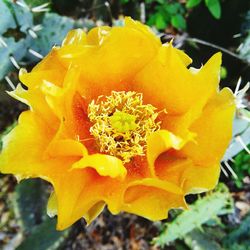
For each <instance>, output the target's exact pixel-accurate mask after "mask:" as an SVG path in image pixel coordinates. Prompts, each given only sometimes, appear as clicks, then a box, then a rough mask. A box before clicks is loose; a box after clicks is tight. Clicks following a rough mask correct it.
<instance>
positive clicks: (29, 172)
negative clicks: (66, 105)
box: [0, 111, 53, 177]
mask: <svg viewBox="0 0 250 250" xmlns="http://www.w3.org/2000/svg"><path fill="white" fill-rule="evenodd" d="M52 136H53V131H51V130H50V128H49V127H47V126H46V125H45V123H44V122H43V120H42V119H41V118H40V117H38V115H36V114H35V113H33V112H31V111H26V112H23V113H22V114H21V115H20V117H19V120H18V125H17V126H16V127H15V128H14V129H13V130H12V131H11V132H10V133H9V134H8V135H7V136H5V137H4V139H3V148H2V152H1V154H0V171H1V172H2V173H12V174H16V175H22V176H25V177H31V176H33V177H37V176H41V175H43V174H44V173H45V171H46V164H45V165H43V163H42V157H43V151H44V149H45V148H46V146H47V144H48V143H49V141H50V140H51V138H52Z"/></svg>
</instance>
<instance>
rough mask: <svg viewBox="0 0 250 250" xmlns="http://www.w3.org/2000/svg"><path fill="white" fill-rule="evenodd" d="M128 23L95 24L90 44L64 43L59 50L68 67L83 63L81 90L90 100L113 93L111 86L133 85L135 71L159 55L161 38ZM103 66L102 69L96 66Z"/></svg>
mask: <svg viewBox="0 0 250 250" xmlns="http://www.w3.org/2000/svg"><path fill="white" fill-rule="evenodd" d="M126 23H127V25H126V24H125V26H124V27H114V28H112V29H110V28H106V27H98V28H95V29H93V30H91V31H90V32H89V33H88V34H87V42H88V43H89V44H87V45H77V46H82V48H80V49H79V48H77V46H72V45H68V46H63V47H62V48H61V49H59V50H58V51H57V54H58V56H59V57H60V58H61V62H62V63H63V64H64V65H65V67H68V65H70V64H71V63H75V64H78V65H82V68H81V76H82V77H81V80H80V81H79V83H78V88H77V90H78V92H79V93H80V94H81V95H82V96H85V97H86V98H87V99H88V100H91V99H94V98H97V97H98V96H99V95H100V94H104V95H109V94H110V92H111V90H125V89H128V88H130V87H129V85H130V82H131V79H132V78H133V76H134V75H135V73H137V72H138V71H139V70H141V69H142V68H143V67H144V66H145V65H146V64H147V63H148V62H149V61H150V60H151V59H152V58H153V57H154V56H155V55H156V53H157V50H158V49H159V47H160V41H159V39H158V38H156V36H154V35H153V34H152V32H150V31H149V30H148V28H146V27H144V26H143V25H139V24H137V23H135V22H134V24H132V23H131V22H129V21H128V22H126ZM146 30H147V31H146ZM125 51H126V53H124V52H125ZM66 55H67V56H66ZM86 62H87V63H86ZM114 62H116V63H115V64H114ZM103 65H104V66H105V67H103ZM100 68H101V69H102V70H101V71H99V70H96V69H100ZM128 69H129V70H128Z"/></svg>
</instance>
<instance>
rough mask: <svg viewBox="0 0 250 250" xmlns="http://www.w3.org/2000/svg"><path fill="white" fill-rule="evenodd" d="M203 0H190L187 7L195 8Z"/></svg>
mask: <svg viewBox="0 0 250 250" xmlns="http://www.w3.org/2000/svg"><path fill="white" fill-rule="evenodd" d="M200 2H201V0H188V1H187V3H186V7H187V8H193V7H195V6H197V5H198V4H200Z"/></svg>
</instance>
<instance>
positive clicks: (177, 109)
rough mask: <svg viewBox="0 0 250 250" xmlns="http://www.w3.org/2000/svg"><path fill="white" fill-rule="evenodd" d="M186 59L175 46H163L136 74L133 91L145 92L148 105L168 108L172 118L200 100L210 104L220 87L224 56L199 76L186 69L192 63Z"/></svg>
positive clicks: (213, 59) (207, 65) (219, 56)
mask: <svg viewBox="0 0 250 250" xmlns="http://www.w3.org/2000/svg"><path fill="white" fill-rule="evenodd" d="M181 54H182V53H181ZM184 60H185V61H186V60H187V59H184V57H183V54H182V55H180V52H177V49H175V48H173V46H172V44H165V45H163V46H162V47H161V48H160V49H159V51H158V55H157V56H156V57H155V58H154V59H152V60H151V61H150V62H149V63H148V64H147V65H146V66H145V67H144V68H143V70H142V71H140V72H139V73H138V74H137V75H136V77H135V80H134V83H133V89H134V90H135V91H137V92H141V93H143V95H144V100H145V102H146V103H151V104H153V105H154V106H156V107H158V108H159V109H166V111H167V112H168V114H169V115H180V114H184V113H186V112H187V111H188V110H189V109H190V108H191V107H193V106H194V103H195V102H196V101H199V100H200V99H203V100H204V102H206V101H207V100H208V98H209V97H210V96H211V95H212V93H214V92H215V91H216V90H217V88H218V84H219V72H220V64H221V54H220V53H217V54H216V55H214V56H213V57H212V58H211V59H210V60H209V61H208V63H207V64H206V65H205V66H204V67H203V68H202V69H201V70H200V71H198V72H195V73H194V72H193V71H192V70H189V69H187V68H186V64H187V63H188V62H185V63H184V62H183V61H184ZM176 83H178V84H176ZM152 93H154V95H152ZM201 93H202V94H201ZM166 117H167V116H166Z"/></svg>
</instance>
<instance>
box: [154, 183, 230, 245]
mask: <svg viewBox="0 0 250 250" xmlns="http://www.w3.org/2000/svg"><path fill="white" fill-rule="evenodd" d="M232 207H233V205H232V198H231V196H230V193H229V191H228V189H227V187H226V186H225V185H223V184H221V185H219V187H218V188H217V190H216V191H214V192H213V193H211V194H208V195H206V196H205V197H203V198H200V199H198V200H197V201H196V202H195V203H194V204H193V205H191V206H190V209H189V210H186V211H184V212H182V213H181V214H180V215H179V216H177V218H176V219H175V220H173V221H172V222H170V223H166V228H165V229H164V230H163V232H162V233H161V234H160V236H158V237H157V238H155V239H154V243H155V244H157V245H160V246H164V245H167V244H169V243H170V242H172V241H174V240H176V239H183V237H184V236H185V235H186V234H187V233H189V232H191V231H192V230H193V229H195V228H201V226H202V224H204V223H205V222H207V221H208V220H210V219H215V218H216V217H217V216H218V215H222V214H227V213H230V212H232Z"/></svg>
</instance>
